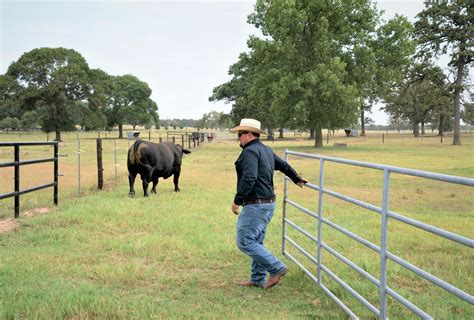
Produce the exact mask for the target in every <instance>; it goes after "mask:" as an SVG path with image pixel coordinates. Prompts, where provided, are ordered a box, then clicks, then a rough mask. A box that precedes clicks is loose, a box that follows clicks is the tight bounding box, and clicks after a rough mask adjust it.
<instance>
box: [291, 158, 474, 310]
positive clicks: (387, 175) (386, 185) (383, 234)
mask: <svg viewBox="0 0 474 320" xmlns="http://www.w3.org/2000/svg"><path fill="white" fill-rule="evenodd" d="M289 155H292V156H297V157H303V158H310V159H316V160H319V163H320V167H319V168H320V170H319V184H318V185H315V184H312V183H309V182H308V183H307V184H306V186H307V187H309V188H310V189H313V190H316V191H318V209H317V212H316V213H315V212H312V211H311V210H309V209H307V208H305V207H303V206H302V205H300V204H298V203H296V202H295V201H293V200H290V199H289V197H288V178H287V177H285V181H284V201H283V237H282V251H283V254H284V255H285V256H286V257H288V258H289V259H290V260H292V261H293V262H294V263H295V264H296V265H297V266H298V267H299V268H301V269H302V271H303V272H304V273H306V274H307V275H308V276H309V277H310V279H312V280H313V281H314V282H315V283H316V284H318V285H319V286H320V287H321V288H322V289H323V291H324V292H325V293H326V294H328V295H329V296H330V297H331V298H332V299H333V300H334V301H335V302H336V303H337V304H338V305H339V306H340V307H341V308H343V309H344V311H345V312H346V313H347V314H348V315H349V316H350V317H351V318H353V319H358V316H357V315H356V314H355V312H353V311H352V310H351V309H350V308H349V307H348V306H347V305H346V304H344V303H343V302H342V301H341V299H340V298H339V297H337V295H336V294H334V293H333V292H331V291H330V290H329V288H328V287H327V286H326V285H325V284H323V281H322V274H323V273H324V274H326V275H328V276H329V277H330V278H331V279H332V280H334V281H335V282H336V283H337V284H339V285H340V286H341V287H342V288H343V289H344V290H346V291H347V292H348V293H349V294H350V295H352V296H353V297H354V298H355V299H357V300H358V301H359V302H360V303H361V304H362V305H364V306H365V307H366V308H368V310H369V311H370V312H372V313H373V314H374V315H375V316H376V317H377V318H379V319H388V316H387V314H388V310H387V298H388V297H391V298H393V299H394V300H396V301H398V302H399V303H400V304H402V305H403V306H405V307H406V308H407V309H408V310H410V311H411V312H412V313H414V314H416V315H417V316H419V317H421V318H423V319H432V317H431V316H430V315H429V314H428V313H427V312H425V311H424V310H422V309H421V308H420V307H418V306H416V305H415V304H414V303H413V302H411V301H409V300H408V299H407V298H405V297H403V296H402V295H401V294H399V293H398V292H396V291H395V290H393V289H392V288H390V286H389V283H388V279H387V269H388V267H387V262H388V261H391V262H394V263H395V264H397V265H398V266H400V267H402V268H404V269H406V270H409V271H411V272H412V273H414V274H416V275H417V276H419V277H421V278H422V279H425V280H427V281H429V282H431V283H433V284H434V285H436V286H438V287H440V288H442V289H444V290H446V291H447V292H449V293H450V294H452V295H454V296H456V297H458V298H459V299H462V300H464V301H466V302H468V303H469V304H471V305H472V304H474V297H473V296H472V295H471V294H469V293H468V292H465V291H463V290H461V289H460V288H457V287H456V286H454V285H452V284H450V283H448V282H446V281H444V280H442V279H440V278H437V277H436V276H434V275H432V274H431V273H429V272H427V271H425V270H423V269H421V268H419V267H417V266H415V265H413V264H411V263H409V262H408V261H406V260H404V259H402V258H401V257H399V256H397V255H395V254H394V253H392V252H390V251H389V249H388V244H387V239H388V234H389V231H388V222H389V220H390V219H394V220H397V221H399V222H401V223H404V224H407V225H410V226H413V227H416V228H419V229H421V230H424V231H426V232H429V233H431V234H434V235H437V236H439V237H442V238H445V239H448V240H451V241H453V242H456V243H458V244H461V245H463V246H466V247H468V248H470V249H472V248H474V240H473V239H470V238H468V237H465V236H462V235H459V234H456V233H453V232H450V231H447V230H444V229H441V228H438V227H434V226H432V225H429V224H426V223H424V222H421V221H417V220H415V219H411V218H408V217H405V216H402V215H401V214H398V213H396V212H393V211H390V210H389V200H390V181H391V173H397V174H401V175H407V176H415V177H420V178H424V179H431V180H437V181H442V182H446V183H452V184H458V185H463V186H469V187H473V186H474V179H471V178H465V177H458V176H451V175H445V174H438V173H433V172H427V171H420V170H413V169H407V168H400V167H394V166H386V165H379V164H374V163H368V162H362V161H354V160H347V159H340V158H334V157H326V156H320V155H313V154H307V153H300V152H294V151H289V150H286V151H285V159H286V160H288V156H289ZM326 162H333V163H340V164H344V165H350V166H357V167H364V168H369V169H375V170H382V171H383V187H382V206H381V207H377V206H374V205H372V204H369V203H366V202H364V201H361V200H358V199H355V198H352V197H349V196H346V195H343V194H341V193H337V192H335V191H332V190H329V189H327V188H326V187H325V179H324V173H325V163H326ZM324 195H328V196H331V197H334V198H337V199H339V200H342V201H345V202H347V203H350V204H353V205H356V206H359V207H362V208H365V209H367V210H370V211H372V212H375V213H377V214H380V219H381V220H380V226H381V227H380V244H379V245H377V244H375V243H372V242H370V241H369V240H366V239H364V238H363V237H361V236H360V235H357V234H355V233H353V232H351V231H349V230H347V229H346V228H343V227H341V226H339V225H338V224H336V223H334V222H333V221H331V220H330V219H328V218H326V217H324V215H323V204H324ZM287 205H290V206H292V207H294V208H296V209H298V211H302V212H303V213H305V214H307V215H308V216H310V217H311V218H313V219H315V220H317V236H314V235H313V234H311V232H308V231H307V230H305V229H304V228H302V227H301V226H299V225H298V224H296V223H295V222H294V221H292V220H290V219H289V218H288V209H287ZM323 224H324V225H327V226H328V227H330V228H331V229H333V230H336V231H338V232H340V233H342V234H344V235H345V236H347V237H349V238H350V239H352V240H355V241H357V242H358V243H360V244H362V245H364V246H365V247H367V248H369V249H371V250H372V251H374V252H376V253H377V254H378V255H379V260H380V263H379V277H378V278H376V277H375V276H373V275H371V274H370V273H369V272H367V271H366V270H364V269H363V268H361V267H360V266H358V265H357V264H355V263H354V262H352V261H351V260H350V259H349V258H347V257H345V256H344V255H343V254H341V253H340V252H338V251H337V250H336V249H335V248H333V247H332V246H330V245H329V244H328V243H326V242H324V237H323V232H322V231H323V230H322V226H323ZM289 227H291V228H293V229H294V230H296V231H297V232H298V233H299V234H301V235H303V236H304V238H307V239H309V240H310V242H311V243H315V244H316V257H314V256H313V255H312V254H311V253H310V252H308V250H305V249H304V248H303V246H302V245H300V244H298V243H297V242H296V241H295V240H294V239H292V238H290V237H289V235H288V230H289V229H288V228H289ZM287 243H288V244H290V245H291V246H292V247H293V248H295V249H297V250H298V252H299V253H301V254H303V255H304V256H305V257H307V258H308V259H309V260H310V261H311V262H312V263H313V264H314V265H316V266H317V269H316V274H313V273H312V272H311V271H310V270H309V269H308V268H306V267H305V266H303V264H302V263H301V262H300V261H298V259H297V258H295V256H293V255H292V254H290V253H289V251H288V247H287ZM323 249H324V250H325V251H326V252H328V253H329V254H330V255H331V256H333V257H335V258H336V259H337V261H340V262H342V263H343V264H345V265H347V266H349V267H350V268H351V269H352V270H354V271H356V272H357V273H358V274H360V275H361V276H362V277H364V278H365V279H367V280H369V281H370V282H371V283H372V284H374V285H375V286H376V287H378V289H379V303H378V306H375V305H373V304H372V303H370V302H369V301H368V300H367V299H366V298H365V297H363V296H362V295H361V294H359V293H358V292H357V291H356V290H354V289H353V288H352V287H351V286H350V285H349V284H347V283H346V282H345V281H343V280H342V279H341V278H339V277H338V276H337V275H336V274H335V273H334V272H333V271H331V270H330V269H329V268H328V267H327V266H325V265H324V264H323V263H322V254H321V253H322V250H323Z"/></svg>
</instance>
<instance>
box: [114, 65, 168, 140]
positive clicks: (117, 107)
mask: <svg viewBox="0 0 474 320" xmlns="http://www.w3.org/2000/svg"><path fill="white" fill-rule="evenodd" d="M150 95H151V89H150V87H149V86H148V84H146V83H145V82H143V81H140V80H139V79H138V78H137V77H135V76H133V75H131V74H128V75H124V76H116V77H113V78H112V79H111V82H110V86H109V88H108V89H107V91H106V99H107V111H106V116H107V122H108V126H109V127H112V126H114V125H117V126H118V128H119V138H123V125H124V124H127V123H128V124H131V125H133V126H134V128H135V126H136V125H139V124H146V123H149V121H150V116H152V117H154V119H155V120H156V121H158V120H159V119H158V113H157V110H158V107H157V105H156V103H155V102H154V101H152V100H151V99H150Z"/></svg>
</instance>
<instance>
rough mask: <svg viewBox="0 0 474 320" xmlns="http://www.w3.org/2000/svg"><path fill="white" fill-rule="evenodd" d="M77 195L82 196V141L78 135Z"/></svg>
mask: <svg viewBox="0 0 474 320" xmlns="http://www.w3.org/2000/svg"><path fill="white" fill-rule="evenodd" d="M77 195H78V196H80V195H81V140H79V133H78V134H77Z"/></svg>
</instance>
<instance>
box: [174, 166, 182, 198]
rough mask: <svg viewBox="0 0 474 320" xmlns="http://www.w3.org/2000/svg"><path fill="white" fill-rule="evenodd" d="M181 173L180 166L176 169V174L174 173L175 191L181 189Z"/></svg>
mask: <svg viewBox="0 0 474 320" xmlns="http://www.w3.org/2000/svg"><path fill="white" fill-rule="evenodd" d="M180 173H181V168H178V169H177V170H175V171H174V174H173V182H174V192H178V191H180V190H179V187H178V183H179V174H180Z"/></svg>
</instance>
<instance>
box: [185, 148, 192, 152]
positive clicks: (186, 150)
mask: <svg viewBox="0 0 474 320" xmlns="http://www.w3.org/2000/svg"><path fill="white" fill-rule="evenodd" d="M183 153H191V150H188V149H184V148H183Z"/></svg>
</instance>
